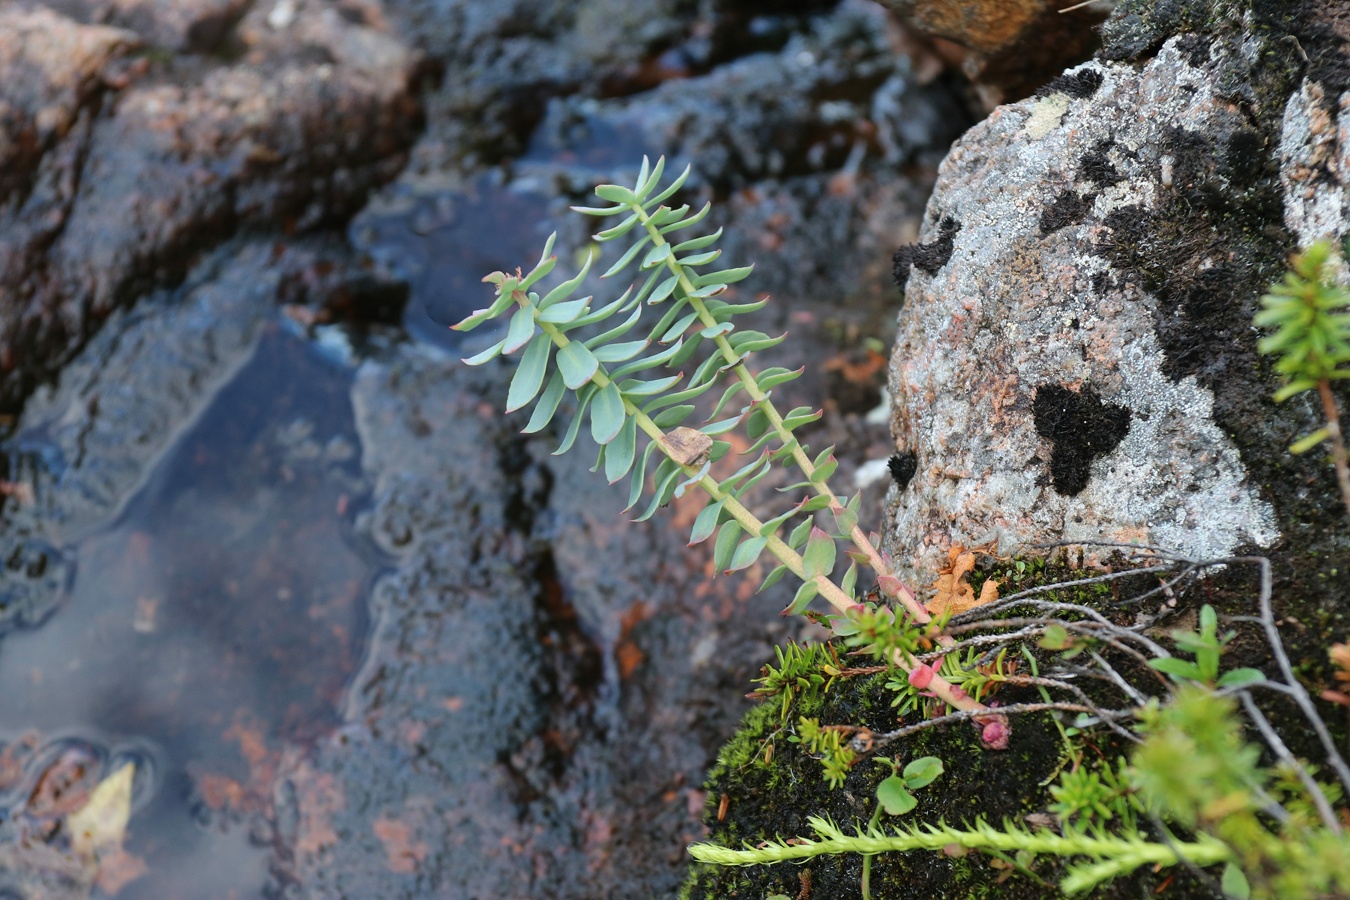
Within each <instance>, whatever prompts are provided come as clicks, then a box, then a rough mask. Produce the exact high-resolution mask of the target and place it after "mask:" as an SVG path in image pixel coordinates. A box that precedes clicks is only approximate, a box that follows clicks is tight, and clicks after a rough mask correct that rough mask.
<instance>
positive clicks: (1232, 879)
mask: <svg viewBox="0 0 1350 900" xmlns="http://www.w3.org/2000/svg"><path fill="white" fill-rule="evenodd" d="M1219 889H1220V890H1222V891H1223V895H1224V897H1226V898H1228V900H1250V898H1251V895H1252V886H1251V885H1250V884H1248V883H1247V876H1246V875H1244V874H1243V873H1242V870H1241V869H1239V868H1238V867H1237V865H1236V864H1235V863H1231V862H1230V863H1227V864H1225V865H1224V867H1223V877H1222V878H1221V879H1220V880H1219Z"/></svg>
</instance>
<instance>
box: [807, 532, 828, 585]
mask: <svg viewBox="0 0 1350 900" xmlns="http://www.w3.org/2000/svg"><path fill="white" fill-rule="evenodd" d="M835 552H836V547H835V544H834V538H832V537H830V536H829V535H828V534H826V533H825V532H823V531H821V530H820V529H819V528H815V527H813V528H812V529H811V537H810V538H808V539H807V541H806V552H804V553H803V554H802V577H803V578H815V577H816V576H817V575H824V576H825V577H826V578H828V577H830V573H831V572H833V571H834V559H835Z"/></svg>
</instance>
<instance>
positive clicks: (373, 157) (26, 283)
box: [0, 0, 418, 412]
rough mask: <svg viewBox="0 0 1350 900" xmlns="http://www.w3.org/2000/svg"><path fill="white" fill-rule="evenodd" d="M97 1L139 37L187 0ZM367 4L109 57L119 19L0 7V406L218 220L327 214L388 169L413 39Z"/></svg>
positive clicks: (408, 84)
mask: <svg viewBox="0 0 1350 900" xmlns="http://www.w3.org/2000/svg"><path fill="white" fill-rule="evenodd" d="M113 5H114V6H117V9H120V10H123V11H126V12H128V16H129V18H128V20H127V21H128V22H129V24H137V23H143V22H148V23H149V24H144V25H140V24H137V27H143V28H144V29H145V33H146V38H145V39H146V40H156V39H157V38H156V37H155V34H156V28H157V27H158V26H159V25H165V27H170V26H172V27H175V28H176V27H178V26H177V25H174V24H173V23H175V22H178V21H179V20H178V19H176V18H175V16H178V14H179V13H181V12H184V11H186V10H188V9H189V6H188V5H187V4H183V3H163V4H155V5H153V7H152V6H150V5H142V6H136V7H135V10H134V11H132V7H133V6H134V4H132V3H126V4H122V5H117V4H113ZM283 7H284V9H283ZM229 8H230V9H232V8H233V7H229ZM91 9H92V8H91ZM151 9H153V12H154V16H153V17H152V18H150V19H146V18H145V15H148V14H149V12H148V11H150V10H151ZM191 9H192V10H195V12H194V15H195V14H196V13H203V14H206V13H209V11H210V10H212V9H216V7H214V6H194V7H191ZM278 10H282V12H283V13H284V14H278ZM368 12H369V15H368V16H366V17H364V18H363V17H362V16H361V15H354V16H352V17H344V16H340V15H337V14H336V13H335V12H334V11H333V10H331V9H328V8H327V7H326V6H323V5H321V4H318V3H316V2H310V0H299V2H294V3H292V2H289V0H287V2H285V3H282V4H278V5H277V6H276V7H275V8H270V7H269V8H267V9H264V8H262V7H261V6H260V7H258V8H255V9H254V10H253V11H252V12H251V13H249V15H247V16H246V17H245V18H244V19H243V20H242V21H240V22H239V23H238V25H237V27H234V28H233V30H232V31H231V40H233V41H234V42H235V47H234V50H233V51H232V53H231V58H232V59H237V60H238V62H233V63H229V62H225V60H224V59H222V58H219V57H213V58H211V59H210V60H207V59H205V58H193V57H172V58H169V59H159V58H152V57H150V56H144V57H142V58H141V59H139V60H137V61H136V62H135V64H130V63H128V64H126V65H121V64H119V63H118V58H119V55H120V54H121V53H123V52H125V50H127V49H128V48H135V47H137V46H139V44H140V42H141V39H140V38H138V36H137V35H136V34H135V33H132V32H128V31H117V30H113V29H108V28H104V27H95V26H86V25H80V24H78V23H77V22H76V21H74V20H72V19H69V18H64V17H62V16H59V15H56V14H54V13H51V12H48V11H46V10H43V9H41V8H36V9H34V10H32V11H23V10H16V9H13V8H11V9H8V10H6V11H4V12H3V13H0V15H3V16H4V20H3V24H2V25H0V81H3V82H4V83H6V84H7V85H12V84H18V85H19V86H20V88H19V89H18V90H13V91H11V92H9V93H8V94H7V97H6V100H5V103H6V106H7V109H8V110H9V112H8V114H7V115H6V116H4V117H3V119H4V124H3V125H2V126H0V128H3V131H4V137H5V139H6V140H5V141H3V142H0V146H6V147H7V148H10V147H13V148H17V150H10V149H6V150H5V151H0V152H4V153H5V154H6V155H7V156H8V157H9V159H4V160H2V161H4V162H7V163H9V164H10V165H9V167H10V168H12V170H14V171H16V172H17V173H19V177H18V178H9V179H7V180H5V181H4V182H0V283H3V284H4V285H5V289H6V292H7V297H6V300H7V302H6V303H4V304H3V305H2V306H0V410H3V411H8V412H13V411H15V410H16V409H17V407H18V406H19V405H20V404H21V402H22V401H23V399H24V397H25V396H26V395H27V394H28V393H29V392H30V391H31V390H32V389H33V387H34V386H35V385H36V384H38V383H39V382H40V381H41V380H43V379H45V378H49V377H50V376H51V374H52V373H53V372H54V371H55V370H56V367H58V366H59V365H60V364H61V363H63V362H65V361H66V360H68V359H69V358H70V357H71V356H72V355H73V353H74V352H75V351H76V350H78V349H79V347H80V346H82V345H83V344H84V343H85V342H86V341H87V340H88V339H89V337H90V336H91V335H92V334H93V333H94V332H95V331H96V330H97V329H98V327H99V325H100V324H101V323H102V321H103V320H104V319H106V318H107V316H108V315H109V314H110V313H111V312H112V310H113V309H115V308H117V307H118V306H121V305H125V304H128V303H130V302H132V301H133V300H134V299H135V297H136V296H139V295H140V294H141V293H143V292H144V291H145V290H146V289H147V288H153V287H156V286H160V285H165V284H171V283H173V282H175V281H177V280H178V279H181V278H182V277H183V276H184V274H185V273H186V272H187V270H188V268H189V267H190V265H191V263H192V262H193V260H194V259H196V258H199V257H200V256H201V255H202V253H203V251H205V250H209V249H210V248H211V247H213V246H215V245H216V244H218V243H219V242H220V241H221V240H222V239H223V238H226V237H228V236H230V235H231V234H233V233H235V232H237V231H239V230H241V229H256V228H259V227H263V228H275V227H278V226H280V227H284V228H286V229H287V230H289V231H295V230H300V229H306V228H313V227H315V226H317V225H320V224H327V223H332V222H334V221H338V220H340V219H341V218H343V217H345V216H348V215H350V214H351V213H352V212H354V211H355V209H356V208H357V207H358V206H359V205H360V204H361V203H362V202H363V201H364V199H365V196H366V193H367V192H368V191H369V190H370V188H371V187H372V186H374V185H376V184H379V183H380V182H382V181H384V180H387V179H388V178H389V177H391V176H392V175H393V174H394V173H395V172H397V170H398V169H399V167H400V166H401V165H402V161H403V157H402V155H401V154H402V151H403V150H404V149H405V148H406V147H407V145H408V143H409V142H410V141H411V138H412V136H413V135H414V134H415V133H416V130H417V128H418V115H417V105H416V103H415V101H414V99H413V96H412V93H411V89H412V78H413V76H414V74H415V72H416V70H417V66H418V57H417V55H416V54H415V53H414V52H412V51H411V50H409V49H408V48H407V47H406V46H405V45H403V44H402V43H400V42H399V41H398V40H397V39H396V38H394V37H392V36H391V35H389V34H388V33H386V32H385V31H384V30H383V27H382V26H381V24H380V22H379V17H378V8H377V7H371V8H370V10H368ZM133 13H134V14H133ZM90 14H91V15H92V14H93V13H92V11H91V12H90ZM114 18H118V17H117V16H114ZM189 18H191V17H189ZM207 18H208V19H209V18H210V15H207ZM228 20H230V17H229V16H228V15H226V16H225V19H224V20H222V21H228ZM194 21H203V20H200V19H196V20H194ZM152 26H153V27H152ZM185 27H186V30H187V31H191V30H192V26H191V25H188V26H185ZM33 35H38V36H40V37H38V38H33V37H32V36H33Z"/></svg>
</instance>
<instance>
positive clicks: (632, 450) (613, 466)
mask: <svg viewBox="0 0 1350 900" xmlns="http://www.w3.org/2000/svg"><path fill="white" fill-rule="evenodd" d="M594 412H595V410H594V407H592V410H591V413H592V415H594ZM604 450H605V480H606V481H608V482H609V483H610V484H613V483H614V482H616V481H618V480H619V479H620V478H622V477H624V476H625V475H627V474H628V470H629V469H631V468H633V459H634V458H635V457H636V456H637V419H635V418H633V417H631V416H625V417H624V420H623V427H622V428H620V429H619V436H618V437H616V438H615V439H614V440H613V441H612V442H610V443H609V444H607V445H605V447H604Z"/></svg>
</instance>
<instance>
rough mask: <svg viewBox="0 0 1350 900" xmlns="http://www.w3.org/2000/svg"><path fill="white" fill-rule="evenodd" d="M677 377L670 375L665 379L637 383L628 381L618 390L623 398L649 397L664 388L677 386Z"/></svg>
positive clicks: (637, 381)
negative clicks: (621, 392)
mask: <svg viewBox="0 0 1350 900" xmlns="http://www.w3.org/2000/svg"><path fill="white" fill-rule="evenodd" d="M679 381H680V376H679V375H670V376H668V377H666V378H656V379H653V380H651V381H639V380H637V379H631V378H630V379H628V380H627V381H624V382H623V383H622V384H620V385H619V390H621V391H623V395H624V396H625V397H651V396H652V395H654V394H659V393H661V392H662V391H664V390H665V389H666V388H669V387H674V386H675V385H676V384H679Z"/></svg>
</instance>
